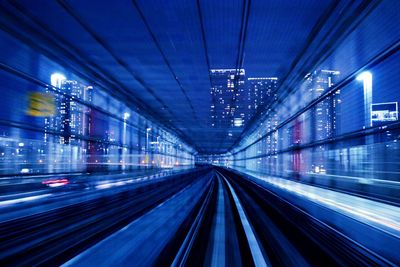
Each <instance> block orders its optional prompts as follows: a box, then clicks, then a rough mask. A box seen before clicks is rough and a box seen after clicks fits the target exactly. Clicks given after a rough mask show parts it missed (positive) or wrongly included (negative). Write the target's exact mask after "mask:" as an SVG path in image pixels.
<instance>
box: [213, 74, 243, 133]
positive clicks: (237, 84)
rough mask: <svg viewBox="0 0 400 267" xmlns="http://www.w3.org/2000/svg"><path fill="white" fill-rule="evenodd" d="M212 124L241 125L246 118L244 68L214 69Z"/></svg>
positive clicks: (218, 125) (224, 125) (221, 126)
mask: <svg viewBox="0 0 400 267" xmlns="http://www.w3.org/2000/svg"><path fill="white" fill-rule="evenodd" d="M210 77H211V89H210V93H211V97H212V103H211V108H210V113H211V126H212V127H216V128H227V127H233V126H235V127H241V126H243V124H244V123H245V120H246V112H247V110H246V107H247V106H248V105H247V97H246V94H245V92H246V90H245V70H244V69H212V70H210Z"/></svg>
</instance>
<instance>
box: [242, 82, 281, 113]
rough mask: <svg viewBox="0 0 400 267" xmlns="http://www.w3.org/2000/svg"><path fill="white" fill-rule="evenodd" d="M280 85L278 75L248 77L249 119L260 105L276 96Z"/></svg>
mask: <svg viewBox="0 0 400 267" xmlns="http://www.w3.org/2000/svg"><path fill="white" fill-rule="evenodd" d="M277 87H278V78H277V77H253V78H248V79H247V84H246V88H247V103H248V106H247V114H246V117H247V120H249V119H250V118H251V117H252V116H253V115H254V113H255V112H256V111H257V109H258V108H259V107H260V106H263V105H265V104H266V103H267V102H268V101H270V100H272V99H273V98H274V97H276V93H275V90H276V89H277Z"/></svg>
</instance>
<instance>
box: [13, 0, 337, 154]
mask: <svg viewBox="0 0 400 267" xmlns="http://www.w3.org/2000/svg"><path fill="white" fill-rule="evenodd" d="M331 4H332V2H331V1H328V0H324V1H321V0H306V1H299V0H280V1H278V0H274V1H266V0H252V1H235V0H219V1H215V0H199V1H195V0H186V1H184V0H168V1H166V0H142V1H130V0H117V1H99V0H85V1H81V0H70V1H55V0H54V1H50V0H36V1H31V0H23V1H9V2H8V3H7V10H8V11H7V12H9V15H10V18H12V19H14V20H15V21H17V22H18V23H17V24H16V25H19V26H20V27H21V29H23V30H25V31H27V32H30V34H31V36H33V34H32V33H33V32H36V33H37V35H36V37H37V38H42V39H43V40H41V41H40V42H39V43H40V45H41V46H45V45H46V46H47V48H48V49H50V50H51V49H52V50H53V52H54V51H58V52H57V54H56V59H60V60H62V61H63V63H64V65H65V63H67V64H69V65H70V66H69V67H71V68H72V69H74V70H78V71H79V70H80V71H81V72H82V73H86V74H87V75H88V77H91V78H92V81H96V80H97V79H99V77H101V78H102V79H103V80H107V81H109V84H111V85H112V86H113V88H112V90H114V91H118V93H119V94H117V95H119V96H120V97H126V99H131V98H132V99H135V100H136V103H137V104H138V105H140V106H141V112H145V113H148V114H150V115H151V116H152V117H153V118H155V119H157V120H158V121H160V122H161V123H162V124H164V125H166V126H168V127H170V128H172V129H174V130H175V131H176V132H177V133H179V134H180V135H181V136H182V138H183V139H185V140H186V141H187V142H188V143H189V144H191V145H193V146H194V147H195V148H196V149H197V150H198V152H199V153H208V154H212V153H224V152H226V151H227V150H228V149H229V148H230V147H231V146H232V144H233V143H234V142H235V140H236V139H237V138H238V137H239V135H240V134H241V132H242V131H243V129H244V128H245V127H243V126H241V127H231V126H226V127H211V124H212V120H211V116H210V106H211V105H212V101H213V100H212V97H211V94H210V88H211V78H210V69H226V68H228V69H241V68H243V69H245V72H246V77H278V78H279V79H281V78H283V77H285V76H286V75H287V74H288V72H290V68H291V66H292V64H293V62H294V61H295V60H296V58H297V57H298V56H299V55H300V54H301V52H302V49H303V47H305V46H306V45H307V42H309V38H310V34H311V32H312V30H313V28H314V27H315V25H316V24H317V23H318V22H319V21H320V20H321V17H323V16H325V15H326V11H327V10H328V9H329V7H330V5H331ZM41 36H42V37H41ZM43 36H47V39H46V38H44V37H43ZM39 40H40V39H39ZM54 48H57V50H55V49H54ZM67 52H68V53H70V54H74V55H78V58H79V60H72V57H71V56H68V55H69V54H68V53H67ZM67 67H68V66H67ZM88 69H90V72H88V71H87V70H88ZM227 119H228V120H230V119H232V118H227Z"/></svg>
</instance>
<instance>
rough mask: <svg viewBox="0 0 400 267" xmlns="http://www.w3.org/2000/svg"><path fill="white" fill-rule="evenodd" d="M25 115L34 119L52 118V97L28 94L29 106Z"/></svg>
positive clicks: (33, 93)
mask: <svg viewBox="0 0 400 267" xmlns="http://www.w3.org/2000/svg"><path fill="white" fill-rule="evenodd" d="M26 113H27V114H28V115H31V116H35V117H50V116H54V114H55V113H56V105H55V103H54V96H52V95H51V94H47V93H40V92H32V93H29V106H28V110H27V111H26Z"/></svg>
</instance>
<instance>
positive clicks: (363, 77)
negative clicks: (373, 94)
mask: <svg viewBox="0 0 400 267" xmlns="http://www.w3.org/2000/svg"><path fill="white" fill-rule="evenodd" d="M356 79H357V81H370V80H372V73H371V72H369V71H363V72H361V73H360V74H358V75H357V78H356Z"/></svg>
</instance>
